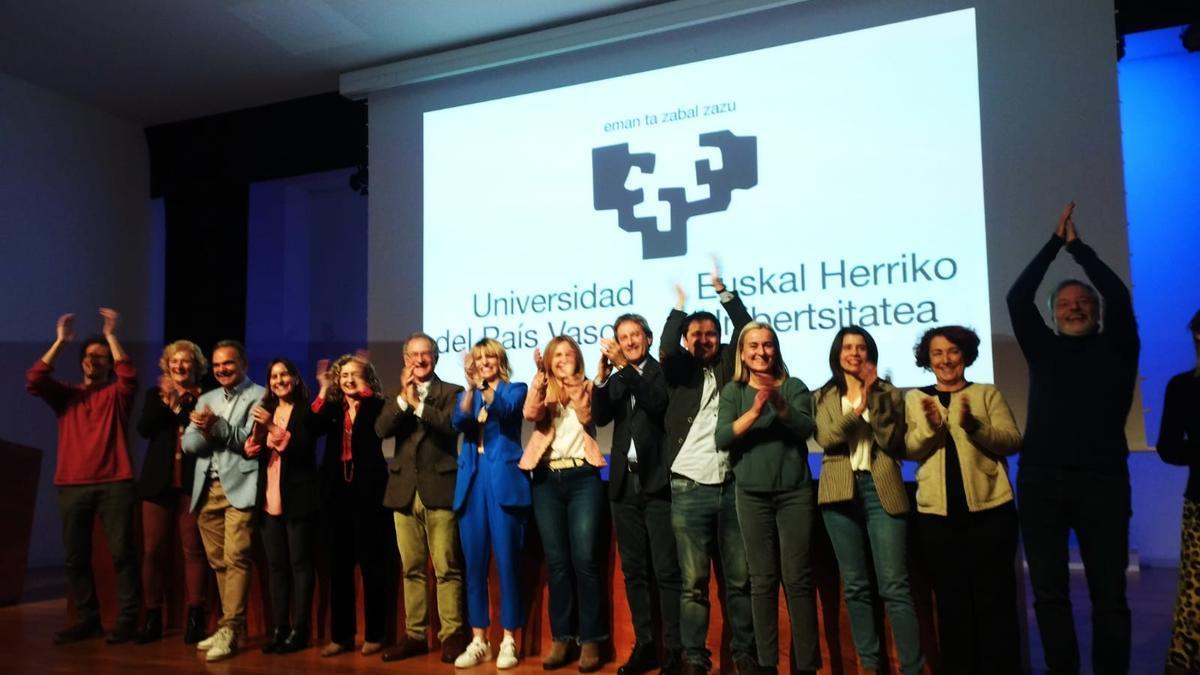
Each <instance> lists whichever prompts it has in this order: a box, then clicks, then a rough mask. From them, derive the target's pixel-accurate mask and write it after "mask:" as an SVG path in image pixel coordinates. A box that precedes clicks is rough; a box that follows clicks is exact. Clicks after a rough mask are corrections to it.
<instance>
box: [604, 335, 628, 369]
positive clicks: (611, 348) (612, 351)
mask: <svg viewBox="0 0 1200 675" xmlns="http://www.w3.org/2000/svg"><path fill="white" fill-rule="evenodd" d="M600 352H601V353H602V354H604V358H606V359H608V360H609V361H610V362H611V363H612V365H614V366H616V367H618V368H624V367H625V366H627V365H629V359H627V358H625V354H624V352H622V351H621V345H619V344H617V341H616V340H609V339H608V338H600Z"/></svg>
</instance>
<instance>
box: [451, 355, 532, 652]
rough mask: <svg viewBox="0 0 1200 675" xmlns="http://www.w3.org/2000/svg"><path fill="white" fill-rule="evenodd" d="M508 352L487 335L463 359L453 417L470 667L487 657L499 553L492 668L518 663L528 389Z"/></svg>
mask: <svg viewBox="0 0 1200 675" xmlns="http://www.w3.org/2000/svg"><path fill="white" fill-rule="evenodd" d="M509 372H510V370H509V366H508V356H507V355H506V354H505V352H504V347H503V346H502V345H501V344H500V343H499V342H496V341H495V340H492V339H490V338H484V339H482V340H480V341H479V342H476V343H475V345H474V346H473V347H472V348H471V353H470V354H469V355H468V356H467V359H466V376H467V389H466V391H464V392H463V393H462V394H459V399H458V405H457V406H455V409H454V418H453V420H452V421H451V423H452V424H453V426H454V428H455V429H456V430H458V431H460V432H462V434H463V444H462V452H461V453H460V454H459V457H458V482H457V483H456V484H455V488H454V511H455V513H456V514H458V533H459V538H460V539H461V540H462V549H463V558H464V559H465V561H466V582H467V620H468V621H469V622H470V623H471V631H472V633H473V634H474V636H473V639H472V640H471V643H470V644H469V645H467V648H466V650H465V651H464V652H463V653H462V654H460V655H459V656H458V658H457V659H455V661H454V665H455V666H456V667H458V668H470V667H472V666H475V665H477V664H479V663H481V662H483V661H488V660H490V659H491V658H492V647H491V645H490V644H489V643H488V640H487V633H486V630H487V627H488V622H489V614H488V562H489V560H490V558H491V555H492V554H493V553H495V556H496V570H497V571H498V572H499V576H500V619H501V622H502V623H503V625H504V639H503V640H502V641H501V642H500V650H499V653H498V654H497V656H496V667H497V668H512V667H514V666H516V665H517V645H516V640H515V639H514V638H513V631H514V630H516V629H517V628H520V627H521V626H522V625H523V624H524V613H523V611H522V608H521V589H520V577H519V570H518V562H519V560H520V553H521V547H522V544H523V540H524V533H525V521H526V519H527V518H528V516H529V507H530V487H529V485H530V484H529V474H528V473H527V472H525V471H522V470H521V469H519V468H517V463H518V462H519V461H520V460H521V453H522V448H521V422H522V408H523V406H524V405H525V394H526V391H527V389H528V388H527V387H526V386H525V385H524V384H523V383H519V382H509V381H508V380H509Z"/></svg>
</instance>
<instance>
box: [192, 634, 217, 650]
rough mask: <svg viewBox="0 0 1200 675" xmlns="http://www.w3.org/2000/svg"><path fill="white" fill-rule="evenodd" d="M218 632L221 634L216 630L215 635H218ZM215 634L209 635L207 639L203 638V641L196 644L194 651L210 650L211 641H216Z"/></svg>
mask: <svg viewBox="0 0 1200 675" xmlns="http://www.w3.org/2000/svg"><path fill="white" fill-rule="evenodd" d="M219 632H221V631H220V630H217V633H219ZM217 633H213V634H212V635H209V636H208V637H206V638H204V639H203V640H201V641H199V642H197V643H196V651H198V652H206V651H208V650H210V649H212V646H213V641H214V640H216V639H217Z"/></svg>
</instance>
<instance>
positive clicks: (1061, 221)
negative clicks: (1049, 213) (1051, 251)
mask: <svg viewBox="0 0 1200 675" xmlns="http://www.w3.org/2000/svg"><path fill="white" fill-rule="evenodd" d="M1074 212H1075V202H1067V203H1066V205H1064V206H1063V208H1062V212H1060V213H1059V214H1058V223H1057V224H1056V225H1055V226H1054V234H1055V235H1056V236H1057V237H1058V238H1059V239H1062V240H1064V241H1071V240H1072V239H1074V238H1075V236H1074V234H1073V232H1074V229H1075V222H1074V221H1073V220H1072V219H1071V215H1072V214H1073V213H1074ZM1068 237H1069V238H1068Z"/></svg>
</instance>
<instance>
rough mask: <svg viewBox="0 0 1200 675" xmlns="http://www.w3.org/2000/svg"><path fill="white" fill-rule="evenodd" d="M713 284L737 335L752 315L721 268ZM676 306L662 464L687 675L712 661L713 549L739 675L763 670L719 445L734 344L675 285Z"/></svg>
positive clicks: (666, 334) (668, 352)
mask: <svg viewBox="0 0 1200 675" xmlns="http://www.w3.org/2000/svg"><path fill="white" fill-rule="evenodd" d="M711 285H712V289H713V290H714V291H716V293H717V294H718V296H719V297H720V299H721V305H722V306H723V307H724V309H725V311H726V312H727V313H728V314H729V318H730V319H731V320H732V322H733V334H732V339H733V340H737V336H738V333H740V332H741V330H742V327H743V326H745V325H746V324H748V323H750V314H749V313H748V312H747V311H746V308H745V306H743V305H742V301H741V300H740V299H739V298H738V297H737V294H736V293H734V292H733V291H730V290H728V289H727V288H725V283H724V282H723V281H721V275H720V272H719V271H718V270H717V269H716V268H715V266H714V269H713V273H712V282H711ZM676 292H677V296H678V297H677V300H676V303H675V309H674V311H672V312H671V314H670V315H669V316H668V317H667V324H666V326H665V327H664V328H663V332H662V340H663V342H662V347H661V351H660V353H659V357H660V358H661V360H662V369H663V374H664V375H665V377H666V381H667V388H668V391H669V392H670V401H669V403H668V404H667V412H666V416H665V417H664V420H663V421H664V427H665V430H666V440H665V442H664V443H663V464H664V466H668V467H670V470H671V528H672V529H673V530H674V532H675V543H676V547H677V551H678V555H679V567H680V576H681V578H682V588H681V591H680V596H681V597H680V616H679V629H680V637H681V641H682V642H683V650H684V662H683V668H682V672H683V673H684V675H694V674H696V673H707V672H708V669H709V668H710V667H711V666H712V659H711V652H710V651H709V650H708V648H707V647H706V645H705V638H706V637H707V636H708V618H709V601H708V585H709V574H710V566H711V564H712V563H715V562H716V561H715V560H712V554H713V553H714V552H715V553H716V554H717V555H719V556H720V558H721V559H720V564H719V565H718V566H717V568H718V569H719V570H720V571H721V573H722V577H723V578H722V579H721V580H720V581H721V582H723V583H722V584H721V585H722V586H723V589H724V590H723V592H724V598H723V600H724V602H723V603H722V607H723V608H724V610H725V612H724V614H725V624H726V625H727V626H729V628H730V631H731V633H732V637H731V639H730V651H731V652H732V653H733V660H734V665H735V666H736V670H737V672H738V673H739V675H745V673H757V672H758V650H757V648H756V647H755V644H754V625H753V620H752V618H751V613H750V570H749V567H748V566H747V564H746V547H745V544H744V543H743V542H742V529H741V527H740V526H739V525H738V519H737V511H736V510H735V504H734V483H733V480H734V477H733V469H732V467H731V466H730V463H729V453H727V452H725V451H722V450H718V449H717V444H716V441H715V439H714V437H713V434H714V433H715V432H716V429H717V401H718V398H719V396H720V392H721V387H723V386H725V383H727V382H729V381H730V380H731V379H732V378H733V368H734V361H735V359H736V355H735V351H736V350H734V348H733V347H731V346H730V345H727V344H721V324H720V321H719V320H718V318H717V317H716V316H715V315H714V314H712V313H710V312H704V311H700V312H695V313H693V314H684V312H683V306H684V302H685V301H686V299H687V296H686V295H685V294H684V291H683V289H682V288H677V289H676Z"/></svg>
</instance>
